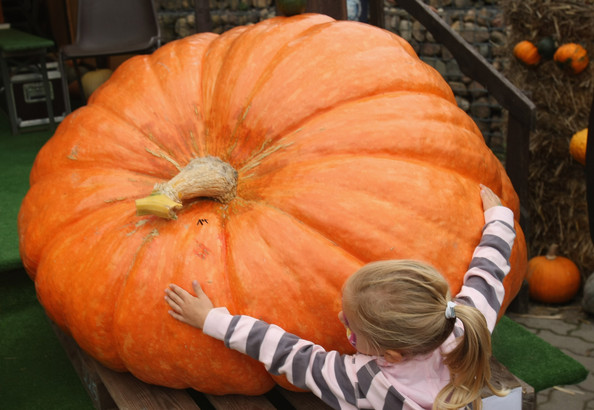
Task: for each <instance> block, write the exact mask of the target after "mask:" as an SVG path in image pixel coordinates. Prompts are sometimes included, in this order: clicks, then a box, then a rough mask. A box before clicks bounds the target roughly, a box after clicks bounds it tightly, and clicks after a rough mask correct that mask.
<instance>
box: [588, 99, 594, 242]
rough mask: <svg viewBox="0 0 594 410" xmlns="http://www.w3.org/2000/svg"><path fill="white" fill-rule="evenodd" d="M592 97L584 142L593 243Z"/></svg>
mask: <svg viewBox="0 0 594 410" xmlns="http://www.w3.org/2000/svg"><path fill="white" fill-rule="evenodd" d="M592 135H594V96H592V106H591V107H590V117H589V118H588V135H587V138H588V139H587V140H586V202H587V204H588V219H589V225H590V239H592V242H594V143H592V141H594V140H593V139H592Z"/></svg>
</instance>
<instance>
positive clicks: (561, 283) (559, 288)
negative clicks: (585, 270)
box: [527, 245, 582, 303]
mask: <svg viewBox="0 0 594 410" xmlns="http://www.w3.org/2000/svg"><path fill="white" fill-rule="evenodd" d="M557 249H558V246H557V245H551V246H550V247H549V250H548V251H547V254H546V255H540V256H535V257H533V258H531V259H530V261H528V276H527V280H528V284H529V285H530V297H531V298H532V299H534V300H536V301H539V302H543V303H567V302H569V301H570V300H571V299H573V297H574V296H575V295H576V294H577V292H578V290H579V289H580V285H581V281H582V277H581V274H580V271H579V269H578V267H577V266H576V264H575V263H573V261H571V259H568V258H565V257H563V256H559V255H557Z"/></svg>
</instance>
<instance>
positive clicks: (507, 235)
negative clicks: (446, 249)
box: [456, 206, 516, 332]
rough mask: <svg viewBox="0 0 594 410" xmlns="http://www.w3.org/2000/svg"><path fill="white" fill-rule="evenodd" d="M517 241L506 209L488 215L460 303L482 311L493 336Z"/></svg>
mask: <svg viewBox="0 0 594 410" xmlns="http://www.w3.org/2000/svg"><path fill="white" fill-rule="evenodd" d="M515 237H516V231H515V229H514V215H513V212H512V211H511V210H510V209H508V208H505V207H503V206H497V207H493V208H490V209H488V210H487V211H485V226H484V228H483V235H482V237H481V241H480V243H479V245H478V246H477V247H476V249H475V250H474V254H473V257H472V260H471V262H470V266H469V268H468V271H467V272H466V275H465V276H464V285H463V286H462V289H461V291H460V293H458V295H456V301H457V302H459V303H461V304H465V305H470V306H474V307H476V308H477V309H479V310H480V311H481V312H482V313H483V315H484V316H485V319H486V320H487V325H488V327H489V330H490V331H491V332H492V331H493V328H494V327H495V324H496V322H497V315H498V314H499V310H500V308H501V303H502V302H503V297H504V296H505V290H504V288H503V279H504V278H505V276H506V275H507V274H508V273H509V271H510V264H509V259H510V256H511V250H512V246H513V243H514V239H515Z"/></svg>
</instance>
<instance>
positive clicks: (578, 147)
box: [569, 128, 588, 165]
mask: <svg viewBox="0 0 594 410" xmlns="http://www.w3.org/2000/svg"><path fill="white" fill-rule="evenodd" d="M587 146H588V129H587V128H584V129H582V130H580V131H578V132H576V133H575V134H573V136H572V137H571V140H570V141H569V153H570V154H571V156H572V157H573V158H574V159H575V160H576V161H577V162H579V163H580V164H582V165H586V148H587Z"/></svg>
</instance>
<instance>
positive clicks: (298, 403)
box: [276, 387, 332, 410]
mask: <svg viewBox="0 0 594 410" xmlns="http://www.w3.org/2000/svg"><path fill="white" fill-rule="evenodd" d="M276 389H277V390H278V392H279V393H280V394H281V395H282V396H283V397H284V398H285V399H286V400H287V401H288V402H289V403H290V404H291V405H292V406H293V407H295V408H296V409H308V410H310V409H311V410H330V409H332V407H330V406H328V405H327V404H326V403H324V402H323V401H322V400H320V399H319V398H318V397H317V396H314V395H313V394H312V393H298V392H294V391H289V390H286V389H283V388H281V387H277V388H276Z"/></svg>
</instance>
